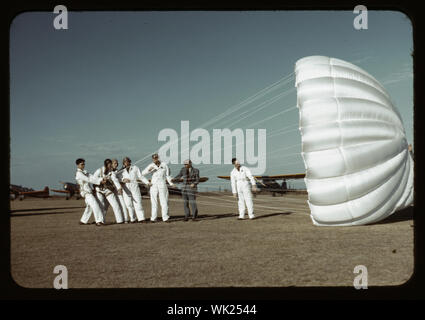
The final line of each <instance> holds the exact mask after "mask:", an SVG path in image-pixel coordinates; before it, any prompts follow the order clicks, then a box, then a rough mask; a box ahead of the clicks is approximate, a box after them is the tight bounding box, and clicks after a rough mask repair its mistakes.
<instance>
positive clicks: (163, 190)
mask: <svg viewBox="0 0 425 320" xmlns="http://www.w3.org/2000/svg"><path fill="white" fill-rule="evenodd" d="M150 173H152V179H151V184H152V185H151V188H150V195H151V206H152V211H151V221H155V220H156V218H157V214H158V195H159V202H160V203H161V209H162V210H161V216H162V221H167V220H168V219H169V218H170V217H169V216H168V187H167V183H166V181H168V183H169V184H170V185H171V186H173V185H174V184H173V182H172V178H171V176H170V169H169V168H168V166H167V164H166V163H165V162H161V164H160V165H159V166H157V165H156V164H155V163H151V164H150V165H148V166H147V167H146V168H145V170H143V171H142V176H145V175H147V174H150Z"/></svg>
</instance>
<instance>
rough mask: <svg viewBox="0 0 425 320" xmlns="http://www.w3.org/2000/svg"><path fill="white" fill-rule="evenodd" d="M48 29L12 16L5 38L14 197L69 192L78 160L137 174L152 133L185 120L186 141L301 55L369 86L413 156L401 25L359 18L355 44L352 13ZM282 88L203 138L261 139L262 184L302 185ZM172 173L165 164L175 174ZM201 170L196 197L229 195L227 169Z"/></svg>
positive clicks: (407, 47) (292, 120)
mask: <svg viewBox="0 0 425 320" xmlns="http://www.w3.org/2000/svg"><path fill="white" fill-rule="evenodd" d="M52 11H53V10H52ZM54 16H55V15H54V14H53V12H28V13H23V14H20V15H19V16H17V17H16V18H15V20H14V21H13V23H12V25H11V29H10V130H11V132H10V134H11V167H10V171H11V183H13V184H21V185H25V186H28V187H33V188H36V189H39V188H43V187H44V186H46V185H47V186H49V187H52V188H54V187H59V186H60V184H59V181H60V180H61V181H73V180H74V173H75V159H76V158H78V157H83V158H85V159H86V161H87V162H86V168H87V169H88V170H89V171H94V170H95V169H96V168H98V167H100V166H101V165H102V163H103V160H104V159H105V158H113V157H115V158H118V159H120V160H121V159H122V158H123V157H124V156H129V157H130V158H132V160H133V162H136V161H138V160H140V159H142V158H144V157H146V156H148V155H150V154H151V153H152V152H154V151H157V150H158V149H159V147H160V146H161V145H162V144H163V142H159V141H158V133H159V132H160V131H161V130H162V129H164V128H173V129H175V130H176V131H177V132H179V131H180V121H182V120H189V121H190V128H191V130H193V129H195V128H196V127H198V126H201V125H202V124H204V123H205V122H207V121H208V120H211V119H214V117H215V116H217V115H219V114H221V113H223V112H225V111H226V110H228V108H229V107H231V106H233V105H236V104H238V103H240V102H241V101H243V100H244V99H246V98H247V97H250V96H252V95H253V94H255V93H257V92H258V91H260V90H261V89H263V88H265V87H267V86H269V85H270V84H272V83H275V82H276V81H278V80H279V79H282V78H283V77H285V76H288V75H289V76H290V74H291V73H292V72H293V70H294V64H295V62H296V61H297V60H298V59H300V58H302V57H305V56H310V55H325V56H331V57H335V58H339V59H343V60H346V61H349V62H353V63H355V64H357V65H358V66H360V67H361V68H363V69H365V70H366V71H368V72H369V73H370V74H371V75H373V76H374V77H375V78H376V79H377V80H378V81H380V82H381V83H382V84H383V85H384V87H385V88H386V89H387V91H388V92H389V94H390V96H391V97H392V99H393V101H394V104H395V105H396V107H397V108H398V109H399V111H400V113H401V115H402V118H403V121H404V125H405V129H406V134H407V138H408V141H409V142H410V143H413V75H412V74H413V71H412V57H411V56H410V54H411V52H412V50H413V40H412V26H411V23H410V20H409V19H408V18H407V17H406V16H405V15H404V14H402V13H400V12H391V11H369V17H368V29H367V30H360V31H359V30H355V29H354V28H353V19H354V17H355V15H354V14H353V12H352V11H287V12H285V11H262V12H247V11H245V12H243V11H241V12H237V11H236V12H202V11H193V12H69V17H68V27H69V28H68V30H55V29H54V28H53V19H54ZM289 80H290V81H289V82H288V83H286V84H285V85H282V86H281V87H279V88H278V89H277V90H275V91H273V92H272V93H270V94H269V95H267V96H264V97H262V98H260V99H257V100H256V101H254V102H253V103H252V104H250V105H247V106H246V107H245V108H242V109H240V110H239V113H233V114H231V115H230V116H229V117H226V118H225V120H224V119H223V120H222V121H217V122H216V123H213V124H212V126H211V127H206V128H205V129H207V130H209V131H210V132H212V129H213V128H220V129H223V128H227V127H229V128H236V127H238V128H242V129H244V130H245V129H247V128H266V129H267V133H270V136H269V137H268V139H267V171H266V174H270V175H272V174H280V173H293V172H303V170H304V165H303V162H302V158H301V156H300V150H301V138H300V135H299V131H298V130H297V128H298V110H297V109H291V110H289V109H290V108H291V107H293V106H295V105H296V91H295V90H294V81H293V78H289ZM286 91H287V95H286V96H283V97H282V98H281V99H277V100H276V102H275V103H272V104H271V105H269V106H267V107H266V108H264V109H262V110H260V111H258V112H254V110H256V109H255V108H256V107H258V106H259V105H261V103H263V102H265V101H267V100H268V99H270V98H273V97H274V96H276V95H277V94H280V93H283V92H286ZM285 109H288V110H289V111H288V112H286V113H283V114H282V113H281V114H278V113H279V112H281V111H282V110H285ZM247 111H249V112H247ZM242 112H247V113H244V115H245V116H246V117H245V116H244V117H243V119H241V116H240V113H242ZM247 115H248V116H247ZM275 115H276V116H275ZM238 119H241V120H240V121H238V122H237V123H235V121H237V120H238ZM261 120H263V121H262V122H261V123H258V122H259V121H261ZM256 122H257V123H258V124H256ZM232 124H235V125H234V126H233V125H232ZM277 130H280V132H279V131H277ZM273 132H276V134H273ZM279 150H281V151H279ZM149 161H150V159H149V158H146V159H145V160H143V161H140V162H138V163H137V165H138V166H140V167H141V168H143V167H145V166H146V165H147V164H148V163H149ZM180 167H181V166H180V165H171V170H172V174H173V175H175V174H177V172H178V169H179V168H180ZM198 167H199V168H200V170H201V175H202V176H209V177H210V181H209V182H208V183H206V184H205V185H204V187H208V188H210V189H212V188H217V187H218V186H219V185H221V186H222V187H225V186H227V187H228V183H226V182H225V181H223V182H220V181H219V180H217V179H215V178H214V177H215V176H216V175H223V174H229V172H230V170H231V168H232V167H231V165H215V166H212V165H199V166H198ZM299 183H301V184H302V182H299Z"/></svg>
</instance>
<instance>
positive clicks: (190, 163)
mask: <svg viewBox="0 0 425 320" xmlns="http://www.w3.org/2000/svg"><path fill="white" fill-rule="evenodd" d="M184 166H185V168H188V169H189V168H192V161H191V160H190V159H187V160H185V161H184Z"/></svg>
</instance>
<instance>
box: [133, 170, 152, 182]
mask: <svg viewBox="0 0 425 320" xmlns="http://www.w3.org/2000/svg"><path fill="white" fill-rule="evenodd" d="M136 176H137V179H139V180H141V181H142V182H143V183H144V184H146V185H148V184H149V180H148V179H146V177H145V176H144V175H143V174H142V173H140V169H139V168H137V170H136Z"/></svg>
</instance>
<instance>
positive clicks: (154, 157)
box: [152, 153, 160, 164]
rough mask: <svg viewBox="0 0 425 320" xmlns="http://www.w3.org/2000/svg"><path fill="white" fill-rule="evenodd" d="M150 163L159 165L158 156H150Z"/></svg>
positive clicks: (155, 154)
mask: <svg viewBox="0 0 425 320" xmlns="http://www.w3.org/2000/svg"><path fill="white" fill-rule="evenodd" d="M152 161H153V162H154V163H155V164H159V163H160V161H159V155H158V154H157V153H154V154H153V155H152Z"/></svg>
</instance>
